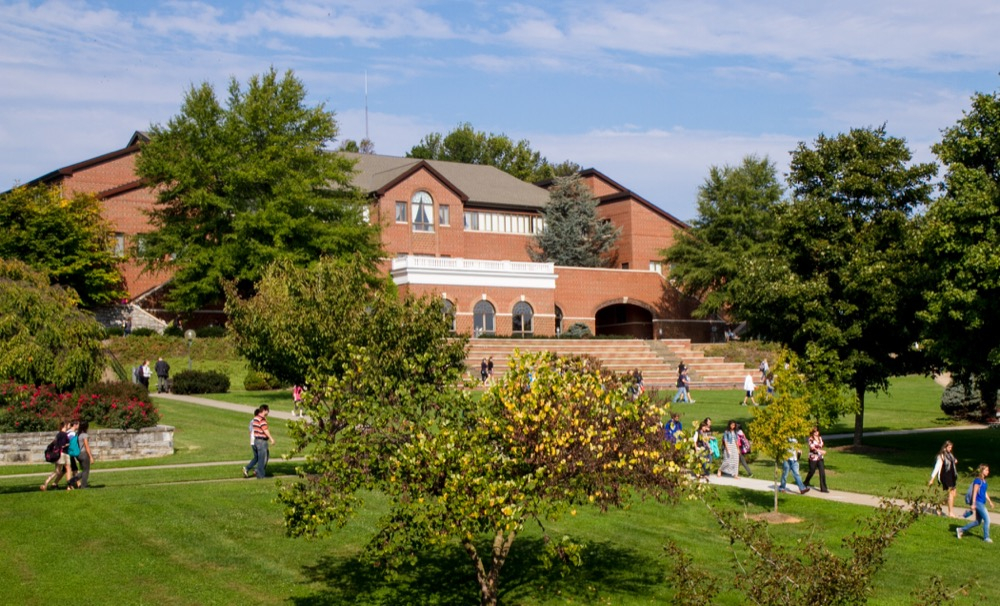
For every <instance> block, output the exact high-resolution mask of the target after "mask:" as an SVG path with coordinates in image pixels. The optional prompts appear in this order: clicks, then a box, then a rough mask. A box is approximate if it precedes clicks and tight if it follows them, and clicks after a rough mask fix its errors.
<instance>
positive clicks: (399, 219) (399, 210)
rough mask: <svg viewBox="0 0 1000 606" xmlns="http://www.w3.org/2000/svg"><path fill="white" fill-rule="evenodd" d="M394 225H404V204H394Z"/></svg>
mask: <svg viewBox="0 0 1000 606" xmlns="http://www.w3.org/2000/svg"><path fill="white" fill-rule="evenodd" d="M396 223H406V202H396Z"/></svg>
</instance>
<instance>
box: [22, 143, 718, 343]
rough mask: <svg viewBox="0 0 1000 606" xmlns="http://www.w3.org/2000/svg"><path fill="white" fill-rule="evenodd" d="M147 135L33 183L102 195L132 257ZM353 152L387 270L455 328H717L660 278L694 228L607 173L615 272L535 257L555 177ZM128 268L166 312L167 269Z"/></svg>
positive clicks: (605, 209) (606, 211)
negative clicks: (140, 156)
mask: <svg viewBox="0 0 1000 606" xmlns="http://www.w3.org/2000/svg"><path fill="white" fill-rule="evenodd" d="M144 140H145V137H144V135H143V134H142V133H139V132H137V133H135V134H134V135H133V136H132V138H131V139H130V140H129V142H128V145H126V146H125V147H124V148H122V149H120V150H117V151H113V152H110V153H107V154H104V155H101V156H97V157H95V158H92V159H90V160H85V161H83V162H79V163H77V164H74V165H71V166H67V167H65V168H62V169H59V170H56V171H53V172H52V173H49V174H47V175H44V176H42V177H39V178H37V179H35V180H33V181H32V182H31V183H39V182H43V183H54V184H59V185H61V186H62V187H63V189H64V192H65V194H66V195H72V194H74V193H76V192H91V193H94V194H96V195H97V196H98V198H99V199H100V200H101V201H102V202H103V207H104V210H103V213H104V216H105V218H106V219H107V220H108V221H109V222H110V223H111V224H112V225H113V226H114V230H115V232H116V247H117V248H118V250H120V251H121V252H122V253H124V251H125V250H126V249H127V247H128V246H129V245H130V244H131V243H132V242H133V241H134V238H135V237H136V236H138V235H140V234H142V233H144V232H148V231H149V230H150V229H151V226H150V223H149V221H148V218H147V214H146V213H147V212H148V211H150V210H152V209H153V207H154V206H155V203H156V198H155V195H154V194H153V192H152V191H151V190H150V189H149V188H147V187H145V186H144V184H143V183H142V182H141V181H140V180H139V179H138V177H137V176H136V175H135V171H134V168H135V157H136V154H137V153H138V152H139V147H140V145H141V144H142V142H143V141H144ZM348 155H349V156H351V157H352V158H354V159H355V160H356V161H357V165H356V173H355V177H354V184H355V185H356V186H358V187H359V188H361V189H362V190H363V191H365V192H367V193H368V195H369V199H370V201H371V206H370V212H369V218H370V220H371V221H373V222H377V223H380V224H381V225H382V228H383V231H382V234H383V245H384V247H385V249H386V251H387V252H388V253H389V257H390V258H389V259H387V260H386V265H385V266H386V270H387V271H389V272H390V273H391V275H392V277H393V279H394V280H395V282H396V283H397V284H398V285H399V287H400V290H401V291H403V292H412V293H415V294H425V293H432V294H433V295H434V296H440V297H442V298H443V299H445V300H446V306H447V307H448V308H449V309H451V310H452V312H453V314H454V318H455V329H456V330H457V331H458V332H463V333H473V334H479V333H495V334H498V335H509V334H522V335H544V336H551V335H554V334H558V333H559V332H561V331H563V330H565V329H567V328H569V327H570V326H571V325H573V324H576V323H583V324H586V325H587V326H588V327H589V328H590V330H591V331H593V332H594V333H595V334H598V335H601V334H622V335H632V336H636V337H640V338H645V339H650V338H667V337H688V338H692V339H694V340H696V341H708V340H713V337H714V333H715V332H716V331H720V330H721V329H719V328H718V327H717V326H716V327H715V331H713V324H712V323H710V322H705V321H696V320H693V319H692V318H691V315H690V314H691V311H692V310H693V309H694V307H695V305H696V302H695V301H692V300H690V299H687V298H685V297H684V296H682V295H681V294H680V293H679V292H678V291H677V290H676V289H674V288H673V287H671V286H670V284H669V282H668V281H667V280H665V279H664V276H663V273H664V270H665V268H663V267H662V265H661V263H660V255H659V251H660V250H662V249H664V248H666V247H668V246H669V245H670V244H671V243H672V242H673V238H674V235H675V234H676V233H677V231H678V230H682V229H685V228H686V225H685V224H684V223H683V222H681V221H679V220H678V219H676V218H675V217H673V216H672V215H670V214H669V213H667V212H665V211H663V210H662V209H660V208H658V207H656V206H655V205H653V204H651V203H650V202H648V201H647V200H645V199H644V198H642V197H640V196H638V195H636V194H635V193H633V192H631V191H629V190H628V189H626V188H625V187H623V186H621V185H620V184H618V183H616V182H615V181H613V180H611V179H610V178H608V177H607V176H605V175H603V174H602V173H600V172H599V171H596V170H594V169H588V170H584V171H582V172H581V176H582V178H583V179H584V182H585V183H586V184H587V185H588V187H590V189H591V190H592V191H593V192H594V194H595V196H596V197H597V198H598V200H599V206H598V212H599V214H600V215H601V216H602V217H603V218H605V219H607V220H609V221H611V222H613V223H614V224H615V225H618V226H620V227H621V229H622V231H621V236H620V238H619V240H618V242H617V251H616V252H617V257H616V259H617V267H616V268H614V269H586V268H578V267H561V266H554V265H553V264H551V263H532V262H531V259H530V257H529V254H528V248H529V246H530V245H531V243H532V241H533V237H534V235H535V234H536V233H537V232H538V231H539V230H540V229H543V227H544V221H543V219H542V216H541V215H540V212H539V211H540V210H541V209H542V207H544V205H545V204H546V202H547V201H548V191H547V189H545V188H546V187H547V186H549V185H551V183H542V184H539V185H532V184H529V183H525V182H523V181H520V180H518V179H516V178H514V177H512V176H510V175H508V174H506V173H504V172H502V171H500V170H498V169H496V168H493V167H490V166H478V165H467V164H458V163H454V162H442V161H435V160H418V159H413V158H396V157H390V156H378V155H361V154H348ZM123 272H124V275H125V279H126V282H127V286H128V290H129V294H130V296H131V297H132V303H133V304H134V305H136V306H138V307H140V308H145V310H146V311H149V312H152V313H153V314H155V315H158V316H161V317H163V316H164V313H163V310H162V309H158V308H157V306H156V296H155V293H156V292H157V291H158V290H159V288H160V287H161V286H162V285H163V284H164V283H165V282H166V281H167V279H168V277H169V276H168V275H164V274H149V273H143V272H141V271H140V268H139V267H138V266H137V265H135V264H133V263H131V262H129V261H128V260H127V259H123ZM137 311H138V310H137ZM140 313H141V312H140Z"/></svg>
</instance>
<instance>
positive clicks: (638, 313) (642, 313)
mask: <svg viewBox="0 0 1000 606" xmlns="http://www.w3.org/2000/svg"><path fill="white" fill-rule="evenodd" d="M594 324H595V328H596V334H597V336H603V335H618V336H622V337H635V338H637V339H652V338H653V314H652V312H650V311H649V310H648V309H646V308H644V307H640V306H638V305H632V304H631V303H615V304H613V305H609V306H607V307H604V308H602V309H599V310H598V311H597V315H596V316H595V317H594Z"/></svg>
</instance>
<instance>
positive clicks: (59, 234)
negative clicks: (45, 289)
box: [0, 185, 127, 308]
mask: <svg viewBox="0 0 1000 606" xmlns="http://www.w3.org/2000/svg"><path fill="white" fill-rule="evenodd" d="M0 257H3V258H8V259H20V260H21V261H24V262H25V263H27V264H28V265H30V266H32V267H34V268H35V269H37V270H39V271H42V272H44V273H45V274H46V275H47V276H48V277H49V280H50V281H51V282H52V283H53V284H59V285H61V286H65V287H67V288H71V289H72V290H73V291H74V292H75V293H76V294H77V295H78V296H79V298H80V302H81V303H82V304H83V306H84V307H88V308H92V307H98V306H101V305H109V304H113V303H116V302H118V301H120V300H121V299H122V298H124V297H126V296H127V292H126V291H125V281H124V279H123V278H122V274H121V270H120V269H119V266H118V263H119V261H120V259H118V258H116V257H115V254H114V252H113V250H112V241H111V231H110V227H109V226H108V223H107V221H105V220H104V219H103V217H101V203H100V202H99V201H98V200H97V198H95V197H94V196H93V195H86V194H78V195H75V196H73V197H72V198H69V199H67V198H64V197H63V195H62V191H61V190H60V188H58V187H56V186H49V185H34V186H30V187H15V188H14V189H12V190H11V191H9V192H6V193H4V194H2V195H0Z"/></svg>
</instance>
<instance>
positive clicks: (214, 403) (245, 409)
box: [149, 393, 308, 421]
mask: <svg viewBox="0 0 1000 606" xmlns="http://www.w3.org/2000/svg"><path fill="white" fill-rule="evenodd" d="M149 395H150V396H153V397H154V398H163V399H164V400H173V401H174V402H186V403H188V404H197V405H199V406H208V407H210V408H220V409H222V410H231V411H233V412H242V413H244V414H246V415H248V416H253V410H254V407H253V406H249V405H247V404H233V403H232V402H220V401H219V400H212V399H209V398H199V397H198V396H181V395H177V394H172V393H155V394H154V393H151V394H149ZM268 418H271V419H284V420H286V421H292V420H294V419H298V417H293V416H292V413H290V412H282V411H280V410H272V411H271V414H270V415H268ZM302 418H303V419H306V418H308V417H302Z"/></svg>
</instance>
